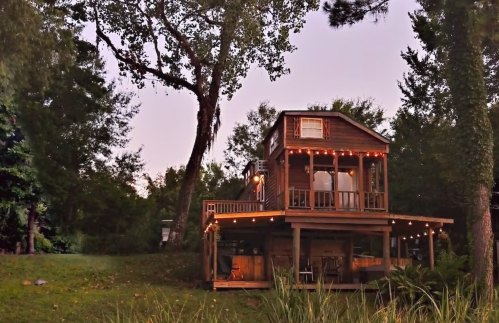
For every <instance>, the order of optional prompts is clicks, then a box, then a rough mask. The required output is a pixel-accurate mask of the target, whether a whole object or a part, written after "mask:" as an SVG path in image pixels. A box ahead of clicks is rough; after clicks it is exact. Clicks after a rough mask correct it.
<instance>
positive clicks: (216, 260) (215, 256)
mask: <svg viewBox="0 0 499 323" xmlns="http://www.w3.org/2000/svg"><path fill="white" fill-rule="evenodd" d="M211 235H212V239H213V281H216V280H217V263H218V250H217V237H216V235H215V231H211Z"/></svg>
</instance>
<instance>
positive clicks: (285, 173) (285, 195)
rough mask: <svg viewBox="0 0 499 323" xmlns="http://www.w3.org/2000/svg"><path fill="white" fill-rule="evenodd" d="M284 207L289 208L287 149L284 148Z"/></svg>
mask: <svg viewBox="0 0 499 323" xmlns="http://www.w3.org/2000/svg"><path fill="white" fill-rule="evenodd" d="M284 209H285V210H287V209H289V150H287V149H284Z"/></svg>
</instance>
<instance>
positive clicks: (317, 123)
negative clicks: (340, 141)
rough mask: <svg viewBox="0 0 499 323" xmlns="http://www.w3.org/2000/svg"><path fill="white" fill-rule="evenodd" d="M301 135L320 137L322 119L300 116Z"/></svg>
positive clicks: (303, 136) (321, 136)
mask: <svg viewBox="0 0 499 323" xmlns="http://www.w3.org/2000/svg"><path fill="white" fill-rule="evenodd" d="M300 123H301V132H300V133H301V137H302V138H319V139H322V138H323V135H322V119H318V118H301V122H300Z"/></svg>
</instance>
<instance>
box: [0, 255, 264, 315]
mask: <svg viewBox="0 0 499 323" xmlns="http://www.w3.org/2000/svg"><path fill="white" fill-rule="evenodd" d="M198 273H199V257H198V255H195V254H177V255H175V254H156V255H143V256H126V257H110V256H82V255H34V256H0V322H9V323H24V322H26V323H28V322H29V323H32V322H37V323H43V322H47V323H48V322H50V323H53V322H95V321H103V320H104V319H105V318H106V317H110V316H114V317H115V316H116V312H117V309H118V308H119V310H121V311H129V310H130V309H132V308H134V312H135V313H137V312H139V313H143V314H144V315H147V313H148V311H149V309H148V306H151V304H155V302H158V303H160V304H162V305H163V306H171V307H172V308H173V309H174V311H175V312H180V311H182V313H185V316H192V315H193V314H194V313H196V312H197V311H198V310H199V308H200V304H201V303H204V308H209V309H211V310H213V311H217V312H220V313H222V316H223V317H224V318H226V319H227V320H229V321H231V322H237V321H243V322H248V323H251V322H261V321H265V319H264V318H263V317H262V315H263V314H261V311H260V309H258V308H257V306H256V305H255V304H256V303H258V301H257V300H258V299H260V298H261V297H262V295H264V293H266V292H246V291H225V292H216V293H214V292H209V291H206V290H203V289H201V288H196V286H195V285H196V284H195V281H196V278H197V276H198ZM37 279H43V280H45V281H47V284H46V285H43V286H35V285H28V286H25V285H23V282H24V281H30V282H32V283H34V282H35V281H36V280H37ZM182 316H184V315H182Z"/></svg>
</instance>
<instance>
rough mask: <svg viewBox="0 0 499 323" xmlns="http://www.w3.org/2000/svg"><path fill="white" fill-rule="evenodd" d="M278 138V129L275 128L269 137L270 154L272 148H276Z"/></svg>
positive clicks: (272, 150)
mask: <svg viewBox="0 0 499 323" xmlns="http://www.w3.org/2000/svg"><path fill="white" fill-rule="evenodd" d="M278 140H279V131H277V130H275V131H274V133H273V134H272V137H270V149H269V153H270V154H272V152H274V150H275V149H276V148H277V141H278Z"/></svg>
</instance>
